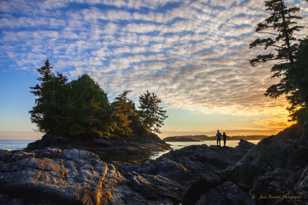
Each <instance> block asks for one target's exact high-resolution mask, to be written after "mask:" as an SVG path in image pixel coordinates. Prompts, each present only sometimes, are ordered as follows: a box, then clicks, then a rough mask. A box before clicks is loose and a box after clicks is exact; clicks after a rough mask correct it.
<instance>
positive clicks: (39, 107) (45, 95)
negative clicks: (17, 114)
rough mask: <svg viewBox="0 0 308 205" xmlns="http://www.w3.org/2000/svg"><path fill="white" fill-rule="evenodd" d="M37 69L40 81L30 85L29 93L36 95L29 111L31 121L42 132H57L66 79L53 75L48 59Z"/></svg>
mask: <svg viewBox="0 0 308 205" xmlns="http://www.w3.org/2000/svg"><path fill="white" fill-rule="evenodd" d="M37 71H38V72H39V74H40V77H39V78H38V80H39V82H40V83H39V84H37V85H35V86H34V87H31V93H33V94H34V95H35V96H36V100H35V106H34V107H33V109H32V110H31V111H30V114H31V121H32V122H34V123H36V124H37V125H38V127H39V129H40V130H41V131H43V132H46V133H58V132H59V130H60V129H61V127H60V126H59V120H60V117H61V115H60V114H61V112H62V107H61V104H62V103H63V101H64V99H65V95H66V93H65V83H66V81H67V79H66V78H65V76H63V75H61V74H57V75H55V74H54V73H53V72H52V66H51V65H50V63H49V61H48V60H46V61H45V64H44V66H42V67H40V68H38V69H37Z"/></svg>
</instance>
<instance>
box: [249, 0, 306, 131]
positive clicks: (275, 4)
mask: <svg viewBox="0 0 308 205" xmlns="http://www.w3.org/2000/svg"><path fill="white" fill-rule="evenodd" d="M265 7H266V11H268V12H269V14H270V15H269V17H267V18H266V19H265V20H264V21H263V22H261V23H259V24H258V26H257V28H256V32H258V33H260V34H262V35H263V38H258V39H256V40H255V41H253V42H252V43H251V44H250V48H254V47H257V46H263V48H264V50H266V51H265V53H264V54H262V55H258V56H256V57H255V58H254V59H252V60H250V63H251V64H252V65H253V66H255V65H256V64H258V63H265V62H268V61H272V62H273V66H272V69H271V70H272V72H273V75H272V77H273V78H278V79H279V82H278V83H277V84H274V85H271V86H270V87H269V88H268V89H267V91H266V92H265V95H267V96H270V97H274V98H276V97H279V96H281V95H285V96H286V97H287V99H288V101H289V103H290V107H289V108H288V109H289V111H290V114H291V116H292V119H294V120H297V121H298V122H299V123H300V124H301V125H305V126H304V127H307V124H308V123H307V122H308V108H307V105H308V63H307V62H308V61H307V56H308V39H307V38H306V39H304V40H299V39H297V38H296V32H297V31H299V30H300V29H301V28H303V27H302V26H299V25H298V20H300V19H301V18H302V17H300V16H299V15H298V12H299V8H297V7H291V8H289V7H287V6H286V4H285V2H284V1H283V0H267V1H265ZM305 129H306V128H305ZM306 130H307V131H308V127H307V129H306ZM305 132H306V131H305ZM307 133H308V132H307ZM307 133H306V134H307Z"/></svg>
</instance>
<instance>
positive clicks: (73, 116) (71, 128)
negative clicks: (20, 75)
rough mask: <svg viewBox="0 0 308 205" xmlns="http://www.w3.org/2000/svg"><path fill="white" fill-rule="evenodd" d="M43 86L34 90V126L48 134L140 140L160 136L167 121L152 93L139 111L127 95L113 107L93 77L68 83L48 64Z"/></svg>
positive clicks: (41, 78) (41, 81) (42, 76)
mask: <svg viewBox="0 0 308 205" xmlns="http://www.w3.org/2000/svg"><path fill="white" fill-rule="evenodd" d="M37 70H38V72H39V74H40V76H39V78H38V80H39V83H38V84H37V85H35V86H34V87H31V92H32V93H33V94H34V95H35V96H36V100H35V105H34V107H33V108H32V110H31V111H30V114H31V120H32V122H34V123H36V124H37V126H38V128H39V129H40V130H41V131H43V132H45V133H48V134H52V135H60V136H68V137H76V136H77V137H85V136H87V137H94V136H115V135H116V136H137V135H141V134H142V133H144V132H159V128H160V127H161V126H162V125H163V120H164V119H165V118H166V116H165V115H164V113H165V112H166V111H164V110H163V109H162V108H161V107H160V105H159V104H160V103H161V100H159V99H158V97H157V96H156V95H155V94H154V93H149V92H148V91H147V92H146V93H145V94H144V95H142V96H140V104H141V105H140V110H138V109H137V108H136V106H135V104H134V103H133V101H132V100H130V99H129V98H128V97H127V95H128V93H129V91H125V92H123V93H122V94H120V95H119V96H117V97H116V98H115V100H114V101H113V102H112V103H109V101H108V97H107V94H106V93H105V92H104V90H103V89H101V88H100V86H99V85H98V84H97V83H95V81H94V80H93V79H92V78H91V77H90V76H89V75H82V76H80V77H79V78H78V79H76V80H72V81H70V82H68V80H67V78H66V77H65V76H64V75H62V74H59V73H57V74H54V73H53V71H52V66H51V65H50V63H49V61H48V60H47V61H46V62H45V64H44V66H42V67H40V68H39V69H37Z"/></svg>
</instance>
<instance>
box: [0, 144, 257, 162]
mask: <svg viewBox="0 0 308 205" xmlns="http://www.w3.org/2000/svg"><path fill="white" fill-rule="evenodd" d="M33 141H35V140H4V139H0V149H5V150H19V149H23V148H26V147H27V145H28V144H29V143H31V142H33ZM249 142H252V143H254V144H257V143H258V142H259V140H249ZM238 143H239V140H232V141H228V143H227V146H229V147H236V146H237V145H238ZM168 144H170V145H171V148H172V149H173V150H177V149H181V148H183V147H187V146H190V145H202V144H206V145H216V141H201V142H168ZM167 152H169V150H167V151H163V152H158V153H155V154H154V155H153V156H152V157H151V159H156V158H158V157H159V156H161V155H163V154H165V153H167Z"/></svg>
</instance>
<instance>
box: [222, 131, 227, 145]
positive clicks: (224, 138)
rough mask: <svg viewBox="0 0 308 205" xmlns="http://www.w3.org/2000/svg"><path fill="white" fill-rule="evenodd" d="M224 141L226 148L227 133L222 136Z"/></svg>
mask: <svg viewBox="0 0 308 205" xmlns="http://www.w3.org/2000/svg"><path fill="white" fill-rule="evenodd" d="M222 139H223V141H224V147H225V146H226V143H227V135H226V133H225V132H224V133H223V134H222Z"/></svg>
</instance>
